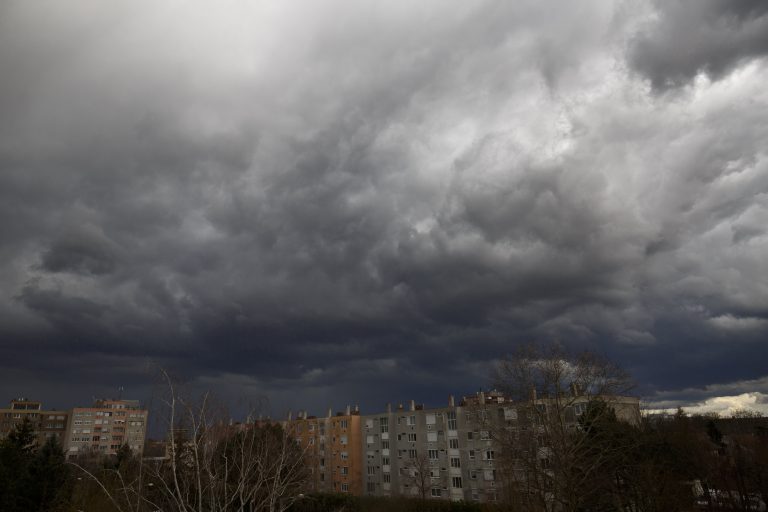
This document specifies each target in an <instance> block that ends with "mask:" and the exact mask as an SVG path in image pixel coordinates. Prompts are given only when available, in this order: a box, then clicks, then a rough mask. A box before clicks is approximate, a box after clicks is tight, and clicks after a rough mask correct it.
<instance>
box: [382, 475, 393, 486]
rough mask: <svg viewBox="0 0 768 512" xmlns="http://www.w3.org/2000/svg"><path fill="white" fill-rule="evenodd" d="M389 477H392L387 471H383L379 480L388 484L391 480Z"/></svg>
mask: <svg viewBox="0 0 768 512" xmlns="http://www.w3.org/2000/svg"><path fill="white" fill-rule="evenodd" d="M391 478H392V477H391V476H390V474H389V473H384V474H383V475H381V481H382V482H384V483H385V484H388V483H389V482H390V481H391Z"/></svg>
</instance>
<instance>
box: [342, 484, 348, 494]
mask: <svg viewBox="0 0 768 512" xmlns="http://www.w3.org/2000/svg"><path fill="white" fill-rule="evenodd" d="M341 492H349V484H347V483H343V484H341Z"/></svg>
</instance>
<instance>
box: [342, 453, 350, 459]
mask: <svg viewBox="0 0 768 512" xmlns="http://www.w3.org/2000/svg"><path fill="white" fill-rule="evenodd" d="M347 459H349V453H348V452H341V460H347Z"/></svg>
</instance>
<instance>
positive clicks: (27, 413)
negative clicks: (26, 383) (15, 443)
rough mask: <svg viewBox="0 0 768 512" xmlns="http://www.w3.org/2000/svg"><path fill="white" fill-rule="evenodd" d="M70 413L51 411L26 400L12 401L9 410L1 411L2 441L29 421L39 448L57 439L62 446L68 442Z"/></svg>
mask: <svg viewBox="0 0 768 512" xmlns="http://www.w3.org/2000/svg"><path fill="white" fill-rule="evenodd" d="M68 417H69V412H68V411H56V410H53V411H49V410H44V409H43V403H42V402H38V401H36V400H27V399H26V398H17V399H15V400H11V404H10V406H9V407H8V408H7V409H0V439H5V438H6V437H8V434H9V433H11V432H12V431H13V430H14V429H15V428H16V426H17V425H19V424H21V423H23V422H24V420H25V419H26V420H29V422H30V423H31V425H32V428H33V429H34V432H35V435H36V437H37V444H38V446H42V445H43V444H45V442H46V441H47V440H48V439H49V438H51V437H55V438H56V439H57V440H58V441H59V443H60V444H62V445H64V443H65V442H66V431H67V419H68Z"/></svg>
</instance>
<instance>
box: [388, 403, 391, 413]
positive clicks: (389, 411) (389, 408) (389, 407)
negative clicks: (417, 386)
mask: <svg viewBox="0 0 768 512" xmlns="http://www.w3.org/2000/svg"><path fill="white" fill-rule="evenodd" d="M387 413H388V414H391V413H392V404H391V403H389V402H387Z"/></svg>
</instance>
